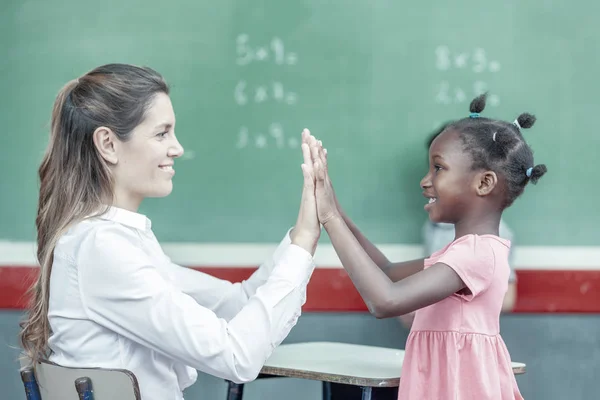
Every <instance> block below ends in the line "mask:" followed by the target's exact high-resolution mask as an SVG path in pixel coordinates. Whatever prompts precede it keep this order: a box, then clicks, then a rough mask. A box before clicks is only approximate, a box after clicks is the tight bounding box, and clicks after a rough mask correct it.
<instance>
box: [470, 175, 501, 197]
mask: <svg viewBox="0 0 600 400" xmlns="http://www.w3.org/2000/svg"><path fill="white" fill-rule="evenodd" d="M497 184H498V175H496V173H495V172H494V171H483V172H480V173H478V174H477V175H476V177H475V192H476V193H477V195H478V196H487V195H489V194H490V193H492V190H494V188H495V187H496V185H497Z"/></svg>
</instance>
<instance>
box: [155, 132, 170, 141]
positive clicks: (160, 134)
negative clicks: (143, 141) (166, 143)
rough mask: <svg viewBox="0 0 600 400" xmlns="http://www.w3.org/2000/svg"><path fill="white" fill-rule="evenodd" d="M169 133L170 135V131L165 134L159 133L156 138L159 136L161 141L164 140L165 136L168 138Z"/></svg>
mask: <svg viewBox="0 0 600 400" xmlns="http://www.w3.org/2000/svg"><path fill="white" fill-rule="evenodd" d="M168 133H169V131H165V132H161V133H159V134H158V135H156V136H158V137H160V138H161V139H163V138H164V137H165V136H167V134H168Z"/></svg>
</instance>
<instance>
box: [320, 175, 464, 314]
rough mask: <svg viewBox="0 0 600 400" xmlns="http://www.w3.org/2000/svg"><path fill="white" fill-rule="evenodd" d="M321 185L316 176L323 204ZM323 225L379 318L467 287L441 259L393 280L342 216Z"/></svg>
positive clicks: (355, 283) (352, 278) (368, 305)
mask: <svg viewBox="0 0 600 400" xmlns="http://www.w3.org/2000/svg"><path fill="white" fill-rule="evenodd" d="M319 185H320V183H319V181H318V180H317V207H319V206H320V204H321V203H319V200H320V199H321V197H319ZM324 227H325V230H326V231H327V234H328V235H329V238H330V239H331V243H332V245H333V247H334V248H335V251H336V253H337V255H338V257H339V258H340V260H341V262H342V265H343V266H344V268H345V269H346V271H348V275H349V276H350V279H351V280H352V282H353V283H354V286H356V289H357V290H358V292H359V293H360V295H361V297H362V298H363V300H364V301H365V304H366V305H367V307H368V308H369V312H370V313H371V314H373V315H374V316H375V317H376V318H389V317H394V316H399V315H403V314H406V313H409V312H412V311H415V310H418V309H420V308H423V307H426V306H429V305H431V304H434V303H437V302H438V301H440V300H443V299H445V298H446V297H448V296H450V295H452V294H454V293H456V292H458V291H460V290H462V289H464V288H465V284H464V282H463V281H462V279H461V278H460V277H459V276H458V274H457V273H456V272H455V271H454V270H453V269H452V268H450V267H449V266H447V265H445V264H442V263H438V264H435V265H433V266H431V267H429V268H427V269H424V270H421V271H420V272H417V273H415V274H413V275H410V276H408V277H406V278H404V279H402V280H400V281H398V282H392V281H391V280H390V278H389V277H388V276H387V275H386V274H385V273H384V272H383V271H382V270H381V269H380V268H379V267H378V266H377V265H376V264H375V263H374V262H373V261H372V260H371V259H370V258H369V256H368V255H367V253H366V252H365V250H364V249H363V248H362V247H361V246H360V244H359V243H358V241H357V239H356V238H355V237H354V235H353V234H352V232H351V231H350V229H349V228H348V226H347V225H346V223H345V222H344V220H343V219H342V218H341V217H339V216H336V217H332V218H329V219H328V220H326V221H325V223H324Z"/></svg>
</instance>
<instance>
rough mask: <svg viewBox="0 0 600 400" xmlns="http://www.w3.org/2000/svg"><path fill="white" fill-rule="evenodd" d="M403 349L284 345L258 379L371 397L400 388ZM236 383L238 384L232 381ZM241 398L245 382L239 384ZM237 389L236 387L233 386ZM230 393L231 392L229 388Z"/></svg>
mask: <svg viewBox="0 0 600 400" xmlns="http://www.w3.org/2000/svg"><path fill="white" fill-rule="evenodd" d="M403 360H404V350H401V349H390V348H384V347H373V346H363V345H358V344H350V343H337V342H305V343H295V344H284V345H281V346H279V347H278V348H276V349H275V351H274V352H273V354H272V355H271V357H270V358H269V359H268V360H267V362H266V363H265V365H264V367H263V368H262V370H261V375H259V378H268V377H288V378H302V379H311V380H316V381H321V382H323V383H324V384H323V399H325V400H328V396H330V394H329V393H330V392H329V389H328V388H329V387H330V386H329V384H328V383H340V384H345V385H353V386H360V387H362V398H363V399H364V400H370V399H372V397H371V396H372V394H373V389H376V388H385V387H398V385H399V383H400V372H401V370H402V361H403ZM512 368H513V372H514V373H515V375H518V374H524V373H525V368H526V366H525V364H523V363H518V362H513V363H512ZM231 385H234V386H236V384H232V383H230V389H232V388H231ZM237 386H238V387H237V389H240V390H239V397H235V396H234V397H228V400H241V399H242V397H241V395H242V394H243V387H241V386H242V385H237ZM233 389H234V391H235V389H236V387H234V388H233ZM230 393H231V391H230Z"/></svg>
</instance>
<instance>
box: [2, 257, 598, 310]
mask: <svg viewBox="0 0 600 400" xmlns="http://www.w3.org/2000/svg"><path fill="white" fill-rule="evenodd" d="M195 269H197V270H201V271H203V272H206V273H208V274H211V275H214V276H216V277H218V278H221V279H227V280H229V281H232V282H236V281H241V280H243V279H246V278H247V277H248V276H250V274H251V273H252V272H253V271H254V269H253V268H243V267H230V268H223V267H218V268H214V267H202V268H195ZM38 271H39V270H38V269H37V268H29V267H8V266H7V267H0V309H16V310H19V309H23V308H24V306H25V305H26V290H27V288H28V287H29V285H30V284H31V283H32V282H33V281H34V279H35V278H36V277H37V273H38ZM516 272H517V278H518V285H517V304H516V307H515V312H522V313H600V270H582V271H579V270H570V269H564V270H517V271H516ZM366 310H367V308H366V306H365V303H364V302H363V301H362V299H361V298H360V296H359V294H358V292H357V291H356V289H355V288H354V286H353V285H352V282H351V281H350V278H348V275H347V274H346V272H345V271H344V270H343V269H337V268H336V269H334V268H332V269H328V268H318V269H316V270H315V272H314V273H313V276H312V279H311V280H310V283H309V285H308V292H307V301H306V304H305V305H304V311H305V312H356V311H366Z"/></svg>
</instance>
